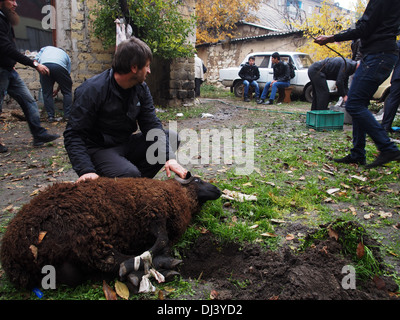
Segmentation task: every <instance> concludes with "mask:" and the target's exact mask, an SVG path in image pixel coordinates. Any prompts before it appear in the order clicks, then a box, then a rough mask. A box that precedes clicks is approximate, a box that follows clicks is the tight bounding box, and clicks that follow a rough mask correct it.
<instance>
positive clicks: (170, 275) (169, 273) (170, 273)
mask: <svg viewBox="0 0 400 320" xmlns="http://www.w3.org/2000/svg"><path fill="white" fill-rule="evenodd" d="M160 273H161V274H162V275H163V276H164V278H165V282H170V281H172V280H174V278H175V277H180V275H181V274H180V273H179V272H177V271H175V270H161V271H160Z"/></svg>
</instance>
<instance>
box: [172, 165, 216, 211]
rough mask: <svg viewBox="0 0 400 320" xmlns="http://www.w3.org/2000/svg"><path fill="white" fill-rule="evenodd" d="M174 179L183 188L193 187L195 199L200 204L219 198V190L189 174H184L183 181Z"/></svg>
mask: <svg viewBox="0 0 400 320" xmlns="http://www.w3.org/2000/svg"><path fill="white" fill-rule="evenodd" d="M175 179H176V180H177V181H178V182H179V183H180V184H182V185H183V186H194V187H195V188H194V189H195V190H196V195H197V199H198V201H199V203H200V204H202V203H204V202H206V201H208V200H216V199H218V198H219V197H220V196H221V190H219V189H218V188H217V187H216V186H214V185H212V184H211V183H208V182H205V181H203V180H201V179H200V178H198V177H195V176H192V174H191V173H190V172H188V173H187V174H186V177H185V179H182V178H180V177H177V176H176V177H175Z"/></svg>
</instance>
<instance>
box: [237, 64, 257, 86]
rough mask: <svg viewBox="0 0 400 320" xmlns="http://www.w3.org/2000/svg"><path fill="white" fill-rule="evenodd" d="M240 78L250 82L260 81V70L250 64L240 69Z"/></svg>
mask: <svg viewBox="0 0 400 320" xmlns="http://www.w3.org/2000/svg"><path fill="white" fill-rule="evenodd" d="M239 77H240V78H242V79H243V80H247V81H249V82H252V81H257V80H258V79H260V70H258V67H257V66H256V65H252V66H251V65H250V64H249V63H248V62H246V64H245V65H244V66H243V67H242V68H241V69H240V71H239Z"/></svg>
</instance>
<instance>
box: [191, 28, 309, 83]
mask: <svg viewBox="0 0 400 320" xmlns="http://www.w3.org/2000/svg"><path fill="white" fill-rule="evenodd" d="M303 41H305V40H304V39H303V37H302V36H300V35H285V36H277V37H268V38H261V39H257V38H255V39H251V38H249V39H247V40H243V41H232V42H230V41H224V42H219V43H215V44H208V45H200V46H197V47H196V49H197V54H198V56H199V57H200V58H201V59H202V60H203V62H204V64H205V65H206V67H207V73H206V74H205V77H206V81H207V82H208V83H210V84H213V85H217V86H218V85H220V83H219V82H218V79H219V70H220V69H223V68H229V67H238V66H239V64H240V63H241V62H242V61H243V59H244V58H245V57H246V56H247V55H248V54H249V53H252V52H263V51H278V52H279V51H297V48H298V47H300V46H301V45H302V44H303ZM221 86H222V85H221Z"/></svg>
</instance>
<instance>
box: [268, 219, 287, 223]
mask: <svg viewBox="0 0 400 320" xmlns="http://www.w3.org/2000/svg"><path fill="white" fill-rule="evenodd" d="M270 221H271V222H274V223H285V222H286V221H285V220H281V219H271V220H270Z"/></svg>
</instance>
